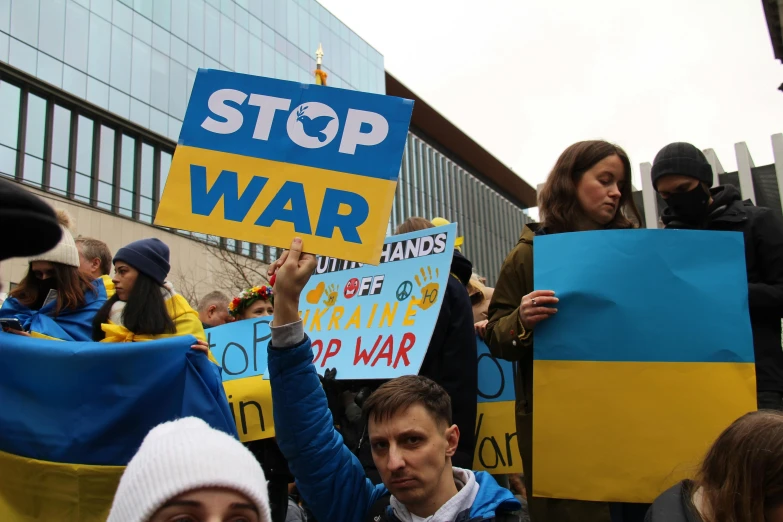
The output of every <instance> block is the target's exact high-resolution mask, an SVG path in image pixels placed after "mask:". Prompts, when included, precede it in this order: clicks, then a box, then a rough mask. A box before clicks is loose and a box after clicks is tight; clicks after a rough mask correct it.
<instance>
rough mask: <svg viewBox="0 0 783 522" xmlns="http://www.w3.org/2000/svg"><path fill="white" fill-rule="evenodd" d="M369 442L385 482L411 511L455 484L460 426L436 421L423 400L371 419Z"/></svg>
mask: <svg viewBox="0 0 783 522" xmlns="http://www.w3.org/2000/svg"><path fill="white" fill-rule="evenodd" d="M369 433H370V446H371V448H372V457H373V460H374V461H375V466H376V467H377V468H378V472H379V473H380V474H381V479H382V480H383V483H384V485H385V486H386V487H387V488H389V491H390V492H391V493H392V495H394V496H395V497H396V498H397V500H399V501H400V502H402V503H403V504H405V506H406V507H407V508H408V509H409V510H410V511H411V512H414V510H417V508H418V507H419V506H423V505H426V504H427V502H428V501H431V500H433V499H434V498H438V497H442V494H441V492H442V491H443V490H444V489H448V488H453V487H454V478H453V472H452V469H451V461H450V457H452V456H453V455H454V452H455V451H456V449H457V442H458V441H459V428H457V426H451V427H449V426H446V424H445V423H444V422H441V423H437V422H436V421H435V419H434V418H433V416H432V414H431V413H430V412H429V411H427V409H426V408H425V407H424V406H422V405H421V404H414V405H412V406H410V407H408V408H407V409H405V410H401V411H399V412H397V413H395V414H394V415H393V416H392V417H391V418H389V419H379V420H376V419H373V418H370V421H369Z"/></svg>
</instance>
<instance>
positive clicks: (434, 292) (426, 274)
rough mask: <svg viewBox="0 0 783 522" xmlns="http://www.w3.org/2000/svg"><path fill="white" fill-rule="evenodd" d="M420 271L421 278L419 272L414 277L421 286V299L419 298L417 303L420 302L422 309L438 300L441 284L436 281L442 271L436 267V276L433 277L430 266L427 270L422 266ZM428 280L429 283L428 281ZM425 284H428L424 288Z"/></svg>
mask: <svg viewBox="0 0 783 522" xmlns="http://www.w3.org/2000/svg"><path fill="white" fill-rule="evenodd" d="M420 272H421V278H419V275H418V274H416V275H415V276H414V277H413V278H414V279H415V280H416V284H417V285H419V288H421V299H417V300H416V301H417V303H416V304H418V305H419V308H421V309H422V310H426V309H428V308H429V307H430V306H432V305H434V304H435V303H437V302H438V292H439V291H440V284H438V283H436V282H435V279H437V278H438V277H439V276H440V271H439V270H438V269H437V268H436V269H435V277H433V274H432V267H429V266H428V267H427V270H426V271H425V270H424V267H422V268H421V270H420ZM428 281H429V283H427V282H428ZM423 284H426V285H425V286H424V288H422V286H421V285H423Z"/></svg>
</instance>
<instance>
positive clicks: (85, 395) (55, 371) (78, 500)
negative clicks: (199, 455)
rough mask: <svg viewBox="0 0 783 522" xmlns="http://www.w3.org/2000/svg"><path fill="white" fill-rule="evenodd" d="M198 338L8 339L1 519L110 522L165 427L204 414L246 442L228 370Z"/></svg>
mask: <svg viewBox="0 0 783 522" xmlns="http://www.w3.org/2000/svg"><path fill="white" fill-rule="evenodd" d="M194 342H195V338H194V337H192V336H183V337H175V338H171V339H164V340H159V341H150V342H145V343H122V344H113V343H91V342H90V343H77V342H69V343H63V342H57V341H50V340H43V339H35V338H24V337H18V336H15V335H11V334H5V333H0V357H2V361H3V364H2V365H0V470H2V471H0V520H2V521H4V522H5V521H11V522H13V521H17V520H24V521H42V522H43V521H51V520H58V521H67V522H76V521H79V522H93V521H96V522H97V521H103V520H106V517H107V515H108V512H109V507H110V506H111V501H112V498H113V497H114V491H115V489H116V487H117V483H118V481H119V478H120V476H121V474H122V472H123V470H124V466H125V465H126V464H127V463H128V461H129V460H130V459H131V457H132V456H133V454H134V453H135V452H136V450H137V449H138V447H139V446H140V444H141V442H142V440H143V439H144V437H145V435H146V434H147V432H148V431H149V430H150V429H151V428H152V427H154V426H156V425H158V424H160V423H162V422H166V421H169V420H173V419H176V418H180V417H187V416H194V417H200V418H201V419H204V420H205V421H206V422H207V423H208V424H209V425H211V426H212V427H214V428H216V429H220V430H223V431H225V432H227V433H230V434H231V435H233V436H236V428H235V425H234V421H233V418H232V416H231V411H230V410H229V407H228V403H227V401H226V397H225V394H224V392H223V385H222V383H221V377H220V369H219V368H218V367H217V366H216V365H215V364H213V363H211V362H209V361H208V359H207V356H206V355H205V354H203V353H199V352H195V351H193V350H191V349H190V346H191V345H192V344H193V343H194Z"/></svg>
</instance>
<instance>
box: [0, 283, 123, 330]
mask: <svg viewBox="0 0 783 522" xmlns="http://www.w3.org/2000/svg"><path fill="white" fill-rule="evenodd" d="M92 286H93V288H94V290H95V291H94V292H89V291H88V292H85V294H84V298H85V300H86V304H85V305H84V306H82V307H81V308H79V309H77V310H68V309H65V310H60V313H59V314H57V317H56V318H55V317H54V312H55V309H56V307H57V303H56V302H55V301H52V302H50V303H47V304H46V305H45V306H43V307H42V308H41V309H40V310H37V311H35V310H30V309H29V308H28V307H26V306H24V305H23V304H21V303H20V302H19V301H17V300H16V299H14V298H12V297H11V298H8V299H6V300H5V302H4V303H3V307H2V308H0V317H9V318H10V317H15V318H17V319H19V322H20V323H22V326H23V327H24V328H25V329H26V330H27V331H29V332H30V334H31V335H32V336H33V337H39V338H41V339H54V340H58V341H91V340H92V320H93V318H94V317H95V314H97V313H98V310H100V308H101V306H103V303H105V302H106V300H107V299H108V298H110V297H111V296H113V295H114V284H113V283H112V282H111V278H109V277H108V276H102V277H100V278H98V279H96V280H94V281H93V282H92Z"/></svg>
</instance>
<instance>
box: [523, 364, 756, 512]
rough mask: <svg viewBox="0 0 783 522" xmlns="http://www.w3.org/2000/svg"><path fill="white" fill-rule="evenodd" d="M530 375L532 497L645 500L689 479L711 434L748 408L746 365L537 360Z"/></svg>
mask: <svg viewBox="0 0 783 522" xmlns="http://www.w3.org/2000/svg"><path fill="white" fill-rule="evenodd" d="M534 368H535V374H534V375H535V378H534V379H533V388H534V392H533V395H534V396H535V398H536V399H535V411H536V414H535V420H534V422H533V462H535V467H536V471H535V475H534V476H533V489H534V494H535V496H539V497H551V498H573V499H579V500H596V501H616V502H642V503H649V502H652V501H653V500H655V498H656V497H657V496H658V495H660V494H661V492H662V491H665V490H666V489H668V488H669V487H671V486H672V485H674V484H676V483H677V482H679V481H681V480H683V479H685V478H692V477H693V475H694V473H695V472H696V471H697V469H698V465H699V463H700V462H701V459H702V458H703V457H704V454H705V453H706V452H707V449H709V447H710V445H711V444H712V442H713V441H714V440H715V438H716V437H717V436H718V435H719V434H720V433H721V431H723V430H724V429H725V428H726V427H727V426H728V425H729V424H731V423H732V422H733V421H734V420H735V419H737V418H738V417H740V416H742V415H743V414H745V413H747V412H749V411H753V410H755V409H756V373H755V365H754V364H753V363H693V362H691V363H680V362H677V363H673V362H593V361H541V360H539V361H535V367H534ZM575 390H589V391H590V393H575ZM653 391H654V393H653ZM662 426H669V427H670V428H669V430H670V431H669V432H667V433H669V434H670V436H662V435H661V430H662V428H661V427H662Z"/></svg>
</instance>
